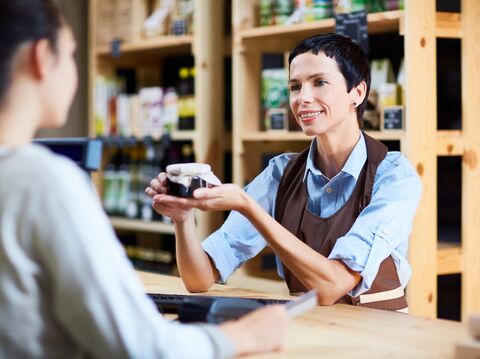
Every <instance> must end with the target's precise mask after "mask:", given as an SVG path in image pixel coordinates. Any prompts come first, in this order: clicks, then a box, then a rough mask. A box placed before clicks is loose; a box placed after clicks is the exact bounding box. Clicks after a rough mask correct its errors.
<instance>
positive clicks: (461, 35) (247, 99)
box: [232, 0, 480, 319]
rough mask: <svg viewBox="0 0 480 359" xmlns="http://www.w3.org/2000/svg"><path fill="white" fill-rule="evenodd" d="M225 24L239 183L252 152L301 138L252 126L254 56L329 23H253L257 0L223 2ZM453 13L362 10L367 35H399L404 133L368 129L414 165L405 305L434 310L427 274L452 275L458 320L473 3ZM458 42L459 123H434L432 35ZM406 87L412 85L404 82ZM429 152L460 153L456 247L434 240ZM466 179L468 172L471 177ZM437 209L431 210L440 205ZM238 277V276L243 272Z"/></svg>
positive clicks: (471, 155) (472, 278) (472, 149)
mask: <svg viewBox="0 0 480 359" xmlns="http://www.w3.org/2000/svg"><path fill="white" fill-rule="evenodd" d="M232 1H233V2H232V12H233V16H232V22H233V50H232V53H233V64H234V66H233V95H234V96H233V178H234V182H235V183H237V184H239V185H243V184H244V183H245V182H248V181H249V180H251V179H253V177H254V176H255V175H257V174H258V172H259V170H260V159H259V158H258V157H259V152H260V151H263V152H265V151H267V152H268V151H271V152H272V153H273V152H276V151H277V152H284V151H285V150H287V149H288V150H295V149H301V148H304V147H305V146H306V144H307V143H308V141H309V140H310V139H309V138H308V137H306V136H304V135H303V134H302V133H298V132H283V133H282V132H264V131H262V130H261V128H260V123H261V121H260V112H261V111H260V110H261V109H260V75H261V66H262V65H261V56H262V53H267V52H275V53H286V52H288V51H290V50H291V49H292V48H293V46H294V45H295V44H296V43H297V42H298V41H300V40H302V39H304V38H306V37H308V36H312V35H314V34H318V33H322V32H330V31H333V30H334V20H333V19H326V20H322V21H317V22H314V23H307V24H299V25H291V26H269V27H256V24H255V19H256V13H255V11H256V9H258V0H248V1H247V0H232ZM461 8H462V13H461V14H452V13H437V12H436V11H435V0H425V1H415V0H406V1H405V10H402V11H389V12H383V13H374V14H369V15H368V28H369V33H371V34H377V33H387V32H390V33H391V32H393V33H399V34H401V35H403V36H404V44H405V55H404V56H405V66H406V76H407V77H406V82H407V89H406V94H407V98H406V126H405V127H406V130H405V131H402V132H388V131H380V132H374V131H370V132H368V133H369V134H370V135H372V136H373V137H375V138H377V139H379V140H398V141H400V146H401V149H402V151H403V152H404V153H405V154H406V155H407V157H408V158H409V159H410V161H411V162H412V164H413V166H414V168H416V169H417V172H418V173H419V175H420V177H421V180H422V183H423V189H424V190H423V196H422V200H421V204H420V207H419V209H418V212H417V216H416V219H415V223H414V229H413V233H412V235H411V238H410V250H409V260H410V263H411V265H412V267H413V272H414V274H413V276H412V279H411V280H410V282H409V285H408V291H407V293H408V297H409V298H408V299H409V304H410V310H411V312H412V313H413V314H415V315H421V316H426V317H432V318H433V317H436V311H437V275H442V274H452V273H462V318H463V319H466V318H467V317H468V315H469V314H470V313H472V312H473V311H474V310H479V309H480V261H479V260H478V253H480V241H478V233H480V186H479V185H478V178H480V173H479V172H480V165H479V163H478V157H479V156H480V135H479V134H480V113H479V112H478V110H477V109H476V107H477V104H478V103H480V89H479V87H478V78H479V76H480V62H479V60H478V59H479V58H480V46H479V45H478V38H479V37H480V27H479V26H478V24H479V23H480V3H478V2H477V1H475V0H462V3H461ZM437 38H451V39H461V40H462V61H463V63H462V97H463V98H464V99H468V101H465V100H464V101H462V127H463V128H462V130H454V131H450V130H449V131H446V130H442V131H439V130H437V103H436V78H437V74H436V39H437ZM408 84H414V85H411V86H408ZM437 156H462V159H463V165H462V231H461V233H462V238H461V241H462V245H459V244H445V243H438V234H437V216H436V215H437V168H436V166H437ZM475 178H476V179H475ZM440 210H441V209H440ZM247 274H248V273H247Z"/></svg>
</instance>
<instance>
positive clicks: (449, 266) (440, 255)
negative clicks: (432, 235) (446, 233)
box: [437, 242, 463, 275]
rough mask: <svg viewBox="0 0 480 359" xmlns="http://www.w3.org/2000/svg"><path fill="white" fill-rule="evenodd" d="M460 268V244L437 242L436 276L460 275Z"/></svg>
mask: <svg viewBox="0 0 480 359" xmlns="http://www.w3.org/2000/svg"><path fill="white" fill-rule="evenodd" d="M462 267H463V266H462V247H461V245H460V243H450V242H438V246H437V275H446V274H457V273H462V270H463V268H462Z"/></svg>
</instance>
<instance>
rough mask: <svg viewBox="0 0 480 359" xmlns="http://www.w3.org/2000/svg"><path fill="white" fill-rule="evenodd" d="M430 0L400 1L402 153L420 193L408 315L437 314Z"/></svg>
mask: <svg viewBox="0 0 480 359" xmlns="http://www.w3.org/2000/svg"><path fill="white" fill-rule="evenodd" d="M435 14H436V13H435V0H425V1H417V0H407V1H406V2H405V15H404V16H405V37H404V41H405V69H406V76H407V78H406V82H407V91H406V95H407V98H406V103H407V106H406V114H407V116H406V122H407V123H406V128H408V131H406V134H405V141H404V142H403V143H402V144H403V145H405V149H404V151H405V153H406V154H407V157H408V158H409V159H410V161H411V163H412V165H413V166H414V168H415V169H416V170H417V172H418V174H419V176H420V179H421V181H422V185H423V194H422V199H421V201H420V205H419V208H418V211H417V213H416V217H415V221H414V226H413V232H412V235H411V237H410V247H409V260H410V263H411V265H412V269H413V275H412V278H411V280H410V282H409V284H408V290H407V295H408V302H409V306H410V311H411V313H412V314H414V315H421V316H425V317H430V318H434V317H436V313H437V261H436V255H435V254H436V252H437V219H436V217H437V216H436V215H434V213H436V211H437V158H436V130H437V128H436V127H437V105H436V91H435V89H436V87H437V86H436V85H437V83H436V78H437V72H436V39H435V21H436V17H435V16H436V15H435Z"/></svg>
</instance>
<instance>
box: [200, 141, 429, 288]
mask: <svg viewBox="0 0 480 359" xmlns="http://www.w3.org/2000/svg"><path fill="white" fill-rule="evenodd" d="M315 153H316V142H315V140H313V141H312V143H311V145H310V152H309V155H308V159H307V164H306V169H305V175H304V180H305V179H306V181H307V189H308V194H309V199H308V203H307V206H308V210H309V211H310V212H312V213H315V214H316V215H318V216H320V217H322V218H327V217H330V216H332V215H333V214H335V213H336V212H337V211H338V210H339V209H340V208H341V207H342V206H343V205H344V204H345V203H346V201H347V200H348V199H349V198H350V195H351V194H352V192H353V190H354V188H355V185H356V183H357V179H358V176H359V175H360V172H361V170H362V168H363V166H364V165H365V161H366V160H367V148H366V143H365V138H364V137H363V135H361V137H360V139H359V141H358V143H357V145H356V146H355V148H354V149H353V151H352V153H351V154H350V156H349V157H348V159H347V162H346V163H345V165H344V166H343V168H342V170H341V171H340V172H339V173H338V174H337V175H336V176H335V177H333V178H332V179H329V178H327V177H326V176H325V175H324V174H323V173H322V172H321V171H320V170H319V169H318V168H317V167H316V166H315V163H314V156H315ZM293 156H294V154H291V153H287V154H282V155H279V156H276V157H274V158H273V159H272V160H270V162H269V164H268V166H267V168H266V169H265V170H263V172H262V173H260V174H259V175H258V176H257V177H256V178H255V179H254V180H253V181H252V182H251V183H250V184H249V185H248V186H246V187H245V191H246V192H247V193H248V194H249V195H250V196H251V197H252V198H253V199H255V201H257V202H258V203H259V204H260V205H261V206H262V207H263V208H264V209H265V211H267V212H268V213H269V214H270V215H271V216H274V215H275V214H274V209H275V199H276V196H277V190H278V185H279V182H280V179H281V178H282V176H283V172H284V170H285V167H286V166H287V164H288V162H289V161H290V159H291V158H292V157H293ZM421 192H422V187H421V182H420V179H419V177H418V175H417V173H416V171H415V170H414V169H413V167H412V166H411V164H410V163H409V162H408V160H407V159H406V157H405V156H404V155H403V154H401V153H400V152H388V154H387V156H386V157H385V159H384V160H383V161H382V162H381V163H380V164H379V166H378V168H377V173H376V175H375V181H374V185H373V193H372V199H371V201H370V204H369V205H368V206H367V207H365V209H364V210H363V211H362V212H361V213H360V215H359V216H358V218H357V220H356V221H355V223H354V224H353V226H352V228H351V229H350V230H349V231H348V233H347V234H345V236H343V237H340V238H338V240H337V242H336V244H335V246H334V247H333V249H332V252H331V253H330V255H329V256H328V258H329V259H339V260H342V261H343V262H344V263H345V264H346V265H347V266H348V267H350V268H351V269H352V270H354V271H356V272H358V273H360V275H361V276H362V280H361V282H360V283H359V284H358V285H357V286H356V287H355V288H354V289H353V290H352V291H351V292H350V293H349V294H350V295H351V296H358V295H360V294H362V293H364V292H366V291H367V290H368V289H370V287H371V285H372V282H373V280H374V279H375V277H376V275H377V272H378V268H379V266H380V263H381V262H382V261H383V260H384V259H385V258H387V257H388V256H390V255H391V256H392V257H393V260H394V262H395V265H396V267H397V272H398V276H399V279H400V283H401V285H402V287H405V286H406V284H407V282H408V280H409V278H410V276H411V273H412V270H411V268H410V265H409V264H408V262H407V259H406V256H407V249H408V238H409V235H410V233H411V230H412V223H413V218H414V215H415V211H416V209H417V207H418V203H419V201H420V197H421ZM266 245H267V242H266V241H265V239H264V238H263V237H262V236H261V235H260V234H259V233H258V231H257V230H256V229H255V227H253V225H252V224H251V223H250V222H249V221H248V219H246V218H245V217H244V216H242V215H241V214H240V213H238V212H235V211H232V212H231V213H230V215H229V217H228V218H227V220H226V221H225V223H224V224H223V226H222V227H221V228H220V229H219V230H217V231H216V232H214V233H213V234H211V235H210V236H209V237H208V238H206V239H205V240H204V241H203V242H202V247H203V249H204V250H205V251H206V252H207V253H208V254H209V255H210V257H211V258H212V260H213V261H214V263H215V266H216V267H217V269H218V270H219V272H220V279H221V280H222V281H226V280H227V279H228V277H229V276H230V275H231V274H232V273H233V272H234V271H235V270H236V269H237V268H238V267H239V266H240V265H241V264H242V263H244V262H245V261H247V260H248V259H250V258H252V257H254V256H256V255H257V254H258V253H259V252H260V251H261V250H262V249H263V248H264V247H265V246H266ZM277 270H278V273H279V275H280V276H281V277H282V278H283V268H282V264H281V262H280V260H279V259H278V257H277Z"/></svg>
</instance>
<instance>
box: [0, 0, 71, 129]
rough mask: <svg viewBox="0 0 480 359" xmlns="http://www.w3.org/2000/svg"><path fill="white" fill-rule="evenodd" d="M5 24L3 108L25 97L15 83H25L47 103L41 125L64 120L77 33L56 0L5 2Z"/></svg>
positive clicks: (0, 16)
mask: <svg viewBox="0 0 480 359" xmlns="http://www.w3.org/2000/svg"><path fill="white" fill-rule="evenodd" d="M0 24H1V31H0V44H1V45H0V110H2V109H3V108H4V107H5V106H8V104H9V103H10V101H18V100H19V99H18V96H16V97H15V98H13V97H14V96H13V92H14V90H13V88H14V87H15V86H16V85H19V84H21V86H22V88H25V89H26V88H28V89H29V91H28V93H29V94H30V93H33V94H35V96H37V97H38V103H41V104H42V105H41V107H42V108H41V112H42V113H41V118H40V123H39V125H40V126H41V127H50V126H53V127H55V126H58V125H60V124H63V122H64V121H65V118H66V116H67V112H68V108H69V107H70V104H71V101H72V99H73V95H74V93H75V90H76V85H77V74H76V66H75V62H74V60H73V52H74V49H75V41H74V39H73V34H72V32H71V30H70V28H69V27H68V26H67V25H66V23H65V21H64V19H63V17H62V16H61V14H60V11H59V9H58V7H57V5H56V3H55V2H54V0H6V1H1V2H0ZM30 91H31V92H30ZM25 106H28V104H25Z"/></svg>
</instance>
